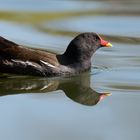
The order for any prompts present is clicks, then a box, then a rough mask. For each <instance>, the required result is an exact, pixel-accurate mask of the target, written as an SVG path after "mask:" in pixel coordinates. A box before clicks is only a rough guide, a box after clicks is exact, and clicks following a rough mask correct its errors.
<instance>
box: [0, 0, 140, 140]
mask: <svg viewBox="0 0 140 140" xmlns="http://www.w3.org/2000/svg"><path fill="white" fill-rule="evenodd" d="M139 7H140V2H139V1H138V0H133V1H129V0H126V1H125V0H123V1H115V0H114V1H113V0H110V1H107V0H106V1H80V0H77V1H70V0H67V1H53V0H52V1H47V0H37V1H33V0H24V1H21V0H19V1H17V0H13V1H11V0H2V1H1V4H0V35H1V36H3V37H6V38H7V39H9V40H12V41H15V42H16V43H19V44H22V45H25V46H28V47H34V48H41V49H46V50H49V51H53V52H56V53H63V52H64V51H65V49H66V47H67V45H68V43H69V42H70V41H71V39H73V37H74V36H75V35H77V34H78V33H81V32H97V33H99V34H100V35H101V36H102V37H103V38H105V39H106V40H108V41H110V42H111V43H112V44H113V47H112V48H102V49H100V50H98V51H97V52H96V54H95V55H94V56H93V57H92V68H91V71H89V72H86V73H83V74H80V75H77V76H73V77H65V78H64V77H63V78H61V77H55V78H43V77H32V76H22V75H21V76H19V75H10V74H0V139H1V140H93V139H94V140H112V139H113V140H132V139H133V140H135V139H139V138H140V133H139V129H140V122H139V116H140V110H139V107H140V28H139V27H140V9H139ZM109 93H110V94H109ZM102 94H106V95H111V96H106V97H105V98H104V99H103V100H100V97H101V95H102Z"/></svg>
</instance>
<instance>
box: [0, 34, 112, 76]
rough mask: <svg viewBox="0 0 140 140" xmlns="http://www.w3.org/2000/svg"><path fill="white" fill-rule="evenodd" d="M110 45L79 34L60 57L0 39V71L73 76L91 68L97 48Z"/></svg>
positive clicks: (95, 36)
mask: <svg viewBox="0 0 140 140" xmlns="http://www.w3.org/2000/svg"><path fill="white" fill-rule="evenodd" d="M111 46H112V45H111V44H110V43H109V42H107V41H105V40H103V39H102V38H101V37H100V36H99V35H97V34H96V33H81V34H79V35H78V36H76V37H75V38H74V39H73V40H72V41H71V42H70V44H69V45H68V47H67V49H66V51H65V52H64V53H63V54H55V53H50V52H47V51H43V50H38V49H32V48H27V47H23V46H21V45H18V44H16V43H14V42H11V41H9V40H7V39H5V38H3V37H0V72H2V73H14V74H26V75H36V76H47V77H50V76H69V75H74V74H78V73H81V72H84V71H87V70H89V69H90V67H91V57H92V55H93V53H94V52H95V51H96V50H97V49H99V48H101V47H111Z"/></svg>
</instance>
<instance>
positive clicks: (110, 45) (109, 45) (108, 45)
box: [105, 42, 113, 47]
mask: <svg viewBox="0 0 140 140" xmlns="http://www.w3.org/2000/svg"><path fill="white" fill-rule="evenodd" d="M112 46H113V45H112V44H111V43H109V42H108V43H107V44H106V45H105V47H112Z"/></svg>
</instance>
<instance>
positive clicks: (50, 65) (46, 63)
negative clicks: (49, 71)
mask: <svg viewBox="0 0 140 140" xmlns="http://www.w3.org/2000/svg"><path fill="white" fill-rule="evenodd" d="M40 62H41V63H43V64H45V65H47V66H49V67H52V68H56V66H54V65H52V64H50V63H48V62H45V61H43V60H40Z"/></svg>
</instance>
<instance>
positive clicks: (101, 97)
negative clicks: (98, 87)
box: [99, 93, 112, 101]
mask: <svg viewBox="0 0 140 140" xmlns="http://www.w3.org/2000/svg"><path fill="white" fill-rule="evenodd" d="M111 95H112V94H111V93H102V95H101V96H100V99H99V101H102V100H103V99H104V98H105V97H106V96H111Z"/></svg>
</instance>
